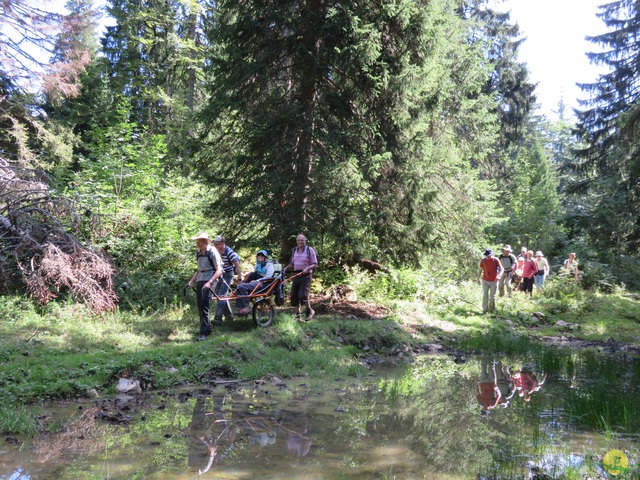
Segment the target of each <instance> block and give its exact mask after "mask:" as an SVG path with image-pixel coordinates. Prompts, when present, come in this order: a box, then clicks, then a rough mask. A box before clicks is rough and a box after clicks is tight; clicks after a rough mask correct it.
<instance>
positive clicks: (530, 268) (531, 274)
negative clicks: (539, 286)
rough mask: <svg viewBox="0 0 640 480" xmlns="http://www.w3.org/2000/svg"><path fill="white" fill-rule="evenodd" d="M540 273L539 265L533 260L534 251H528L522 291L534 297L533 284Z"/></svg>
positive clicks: (523, 267) (524, 264)
mask: <svg viewBox="0 0 640 480" xmlns="http://www.w3.org/2000/svg"><path fill="white" fill-rule="evenodd" d="M537 273H538V263H537V262H536V261H535V260H534V259H533V250H529V251H527V259H526V260H525V261H524V263H523V265H522V291H523V292H524V293H525V295H526V294H529V296H531V295H533V282H534V281H535V280H534V278H535V276H536V274H537Z"/></svg>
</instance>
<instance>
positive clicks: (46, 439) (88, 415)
mask: <svg viewBox="0 0 640 480" xmlns="http://www.w3.org/2000/svg"><path fill="white" fill-rule="evenodd" d="M97 418H98V409H97V408H90V409H87V410H85V411H84V413H83V414H82V415H81V416H80V417H79V418H78V419H77V420H76V421H74V422H71V423H70V424H69V425H68V426H67V427H66V428H65V429H64V431H62V432H60V433H56V434H55V435H50V436H42V437H40V438H39V439H38V440H37V441H36V442H35V445H34V447H35V453H36V456H37V459H38V461H40V462H42V463H48V462H50V461H52V460H56V459H59V458H60V457H62V456H65V455H70V456H76V455H92V454H95V453H98V452H99V451H101V450H103V449H104V448H105V446H106V438H107V437H106V430H107V427H106V425H103V424H100V423H99V422H98V421H97Z"/></svg>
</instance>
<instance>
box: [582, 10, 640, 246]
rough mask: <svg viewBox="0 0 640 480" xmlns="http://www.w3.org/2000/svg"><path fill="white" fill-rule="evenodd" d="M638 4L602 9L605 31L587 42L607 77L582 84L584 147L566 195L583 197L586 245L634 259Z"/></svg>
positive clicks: (638, 239) (637, 241)
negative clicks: (594, 49)
mask: <svg viewBox="0 0 640 480" xmlns="http://www.w3.org/2000/svg"><path fill="white" fill-rule="evenodd" d="M638 13H639V5H638V3H637V2H633V1H630V0H618V1H612V2H609V3H607V4H606V5H603V7H602V11H601V13H600V14H599V15H598V16H599V17H600V18H601V19H602V20H603V22H604V23H605V25H606V26H607V27H608V29H609V30H610V31H608V32H607V33H604V34H602V35H598V36H596V37H592V38H590V40H591V41H593V42H594V43H596V44H598V45H599V46H600V47H601V48H599V51H598V52H595V53H590V54H588V55H589V57H590V58H591V59H592V60H593V61H594V62H597V63H599V64H601V65H605V66H607V67H609V69H610V72H608V73H607V74H605V75H600V77H599V78H598V79H597V80H596V81H595V82H594V83H591V84H586V85H582V88H583V90H584V91H585V92H586V93H588V94H589V95H588V100H585V101H584V102H583V108H582V109H581V110H580V111H579V112H578V113H577V114H578V132H579V134H580V136H581V139H582V140H583V141H584V142H585V144H586V145H585V146H584V147H583V148H581V149H579V150H578V151H577V159H576V161H575V162H574V168H575V170H576V171H577V172H578V173H579V174H580V176H579V177H577V178H575V179H574V181H573V182H572V191H574V192H580V193H582V195H584V196H585V197H586V199H585V200H586V203H587V205H588V207H589V208H588V213H589V218H588V222H585V223H584V224H583V228H584V230H585V231H586V232H587V233H588V235H589V237H590V240H591V244H592V245H593V246H594V247H596V248H597V249H598V250H600V251H609V252H611V253H616V254H619V253H623V254H629V255H634V256H635V255H637V254H638V251H639V250H638V249H639V248H640V227H639V226H638V213H637V212H638V206H639V205H640V203H639V201H638V199H639V198H640V196H639V195H638V194H639V192H640V190H639V189H640V163H639V162H638V158H639V157H638V155H637V151H638V146H639V144H638V127H639V126H640V115H639V114H640V110H639V108H638V98H639V97H638V88H637V87H638V78H639V77H638V73H639V71H638V62H637V58H638V55H639V54H640V50H639V47H638V43H637V42H636V37H637V35H638V31H639V30H640V16H639V15H638Z"/></svg>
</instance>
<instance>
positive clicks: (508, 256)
mask: <svg viewBox="0 0 640 480" xmlns="http://www.w3.org/2000/svg"><path fill="white" fill-rule="evenodd" d="M511 252H513V250H512V249H511V245H508V244H507V245H505V246H504V247H502V253H501V254H500V256H499V257H498V260H500V264H501V265H502V270H503V272H502V275H501V276H500V280H499V281H498V295H499V296H500V297H503V296H504V287H505V285H506V287H507V296H508V297H509V298H511V292H512V291H513V288H512V287H511V279H512V278H513V274H514V272H515V270H516V268H517V266H518V260H517V259H516V256H515V255H514V254H513V253H511Z"/></svg>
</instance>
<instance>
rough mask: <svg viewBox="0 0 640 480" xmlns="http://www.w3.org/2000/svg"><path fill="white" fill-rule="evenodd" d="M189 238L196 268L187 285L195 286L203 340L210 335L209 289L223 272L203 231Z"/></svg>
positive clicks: (199, 338)
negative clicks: (194, 248)
mask: <svg viewBox="0 0 640 480" xmlns="http://www.w3.org/2000/svg"><path fill="white" fill-rule="evenodd" d="M191 240H195V242H196V246H197V247H198V251H197V252H196V261H197V262H198V269H197V270H196V272H195V273H194V274H193V277H191V280H189V287H194V286H195V288H196V301H197V303H198V312H199V314H200V336H199V337H198V340H204V339H205V338H207V337H208V336H209V335H211V321H210V320H209V307H210V305H211V289H212V288H213V285H215V283H216V281H217V280H218V278H220V277H221V276H222V274H223V270H222V260H221V259H220V255H219V254H218V252H217V250H216V249H215V248H213V247H212V246H211V239H210V238H209V235H207V234H206V233H205V232H200V233H198V235H196V236H195V237H192V238H191Z"/></svg>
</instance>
